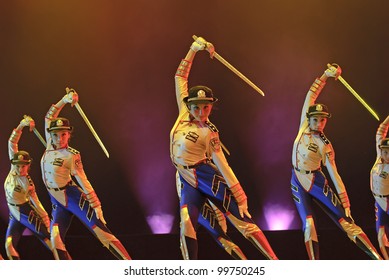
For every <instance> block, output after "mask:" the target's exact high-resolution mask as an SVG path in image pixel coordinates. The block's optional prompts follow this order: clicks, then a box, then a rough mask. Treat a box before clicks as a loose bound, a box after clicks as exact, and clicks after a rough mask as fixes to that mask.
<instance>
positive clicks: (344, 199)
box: [324, 145, 352, 218]
mask: <svg viewBox="0 0 389 280" xmlns="http://www.w3.org/2000/svg"><path fill="white" fill-rule="evenodd" d="M330 146H331V145H330ZM325 156H326V160H325V162H324V165H325V166H326V168H327V170H328V174H329V175H330V177H331V180H332V182H333V183H334V186H335V189H336V192H337V193H338V196H339V198H340V201H341V203H342V206H343V208H344V210H345V213H346V216H347V217H350V218H352V217H351V210H350V200H349V198H348V194H347V190H346V187H345V185H344V183H343V180H342V178H341V177H340V175H339V173H338V169H337V167H336V163H335V152H334V150H333V148H332V146H331V147H330V149H329V150H328V151H327V152H326V155H325Z"/></svg>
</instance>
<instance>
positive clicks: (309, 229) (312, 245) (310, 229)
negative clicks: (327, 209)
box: [304, 216, 319, 260]
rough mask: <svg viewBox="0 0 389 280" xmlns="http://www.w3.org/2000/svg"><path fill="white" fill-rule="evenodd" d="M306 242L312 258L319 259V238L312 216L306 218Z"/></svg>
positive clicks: (306, 247) (309, 255)
mask: <svg viewBox="0 0 389 280" xmlns="http://www.w3.org/2000/svg"><path fill="white" fill-rule="evenodd" d="M304 242H305V249H306V250H307V253H308V257H309V259H310V260H319V240H318V238H317V233H316V227H315V222H314V220H313V218H312V216H307V217H306V218H305V226H304Z"/></svg>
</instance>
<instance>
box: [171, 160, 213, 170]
mask: <svg viewBox="0 0 389 280" xmlns="http://www.w3.org/2000/svg"><path fill="white" fill-rule="evenodd" d="M209 162H211V161H210V160H209V159H204V160H202V161H199V162H198V163H196V164H193V165H181V164H178V163H175V162H173V164H174V166H175V167H178V168H182V169H193V168H196V167H199V166H200V165H203V164H207V163H209Z"/></svg>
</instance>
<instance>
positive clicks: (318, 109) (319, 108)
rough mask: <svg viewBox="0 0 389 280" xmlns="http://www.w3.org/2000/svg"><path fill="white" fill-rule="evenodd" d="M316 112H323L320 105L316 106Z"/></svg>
mask: <svg viewBox="0 0 389 280" xmlns="http://www.w3.org/2000/svg"><path fill="white" fill-rule="evenodd" d="M316 110H317V111H319V112H320V111H323V106H321V104H318V105H316Z"/></svg>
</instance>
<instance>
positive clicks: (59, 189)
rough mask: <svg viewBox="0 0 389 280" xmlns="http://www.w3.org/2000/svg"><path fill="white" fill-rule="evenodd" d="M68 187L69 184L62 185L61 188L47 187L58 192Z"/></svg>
mask: <svg viewBox="0 0 389 280" xmlns="http://www.w3.org/2000/svg"><path fill="white" fill-rule="evenodd" d="M66 187H67V186H64V187H60V188H49V187H46V188H47V189H48V190H54V191H56V192H58V191H62V190H64V189H66Z"/></svg>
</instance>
